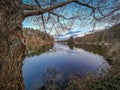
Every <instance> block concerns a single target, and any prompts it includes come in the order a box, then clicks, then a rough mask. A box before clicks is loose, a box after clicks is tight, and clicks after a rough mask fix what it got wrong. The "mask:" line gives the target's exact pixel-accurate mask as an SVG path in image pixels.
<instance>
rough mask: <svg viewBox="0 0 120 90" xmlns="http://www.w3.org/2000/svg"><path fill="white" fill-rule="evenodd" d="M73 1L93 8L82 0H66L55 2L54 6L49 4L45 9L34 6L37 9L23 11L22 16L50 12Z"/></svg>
mask: <svg viewBox="0 0 120 90" xmlns="http://www.w3.org/2000/svg"><path fill="white" fill-rule="evenodd" d="M73 2H74V3H77V4H79V5H82V6H86V7H88V8H91V9H92V10H94V9H95V7H93V6H90V5H88V4H85V3H82V2H80V1H78V0H67V1H65V2H62V3H59V4H56V5H54V6H51V7H48V8H45V9H42V8H40V7H39V9H37V8H36V9H37V10H33V11H28V12H25V13H24V16H25V17H28V16H33V15H40V14H43V13H46V12H50V11H52V10H54V9H56V8H59V7H63V6H65V5H67V4H70V3H73Z"/></svg>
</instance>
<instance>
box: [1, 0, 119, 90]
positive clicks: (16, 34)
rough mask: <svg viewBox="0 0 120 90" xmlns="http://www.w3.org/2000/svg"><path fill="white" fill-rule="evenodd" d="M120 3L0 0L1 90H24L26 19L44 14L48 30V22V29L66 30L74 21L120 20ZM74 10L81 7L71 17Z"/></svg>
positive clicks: (110, 0) (114, 0) (42, 18)
mask: <svg viewBox="0 0 120 90" xmlns="http://www.w3.org/2000/svg"><path fill="white" fill-rule="evenodd" d="M27 1H29V2H27ZM119 4H120V1H119V0H0V89H5V90H9V89H11V90H18V89H19V90H22V89H23V81H22V75H21V66H22V60H23V59H24V55H25V54H24V53H25V46H24V44H23V39H24V38H23V36H22V31H21V29H22V22H23V20H24V19H25V18H27V17H30V16H36V15H40V16H39V18H40V19H39V20H40V21H41V23H42V25H41V26H43V28H44V29H45V27H44V26H45V25H46V26H47V24H46V23H48V21H49V23H51V24H50V27H49V26H48V29H52V28H54V26H57V27H62V28H65V29H66V28H67V27H66V26H67V25H72V23H66V21H65V20H70V21H71V22H73V21H74V20H75V19H78V20H82V19H84V20H85V19H86V18H88V17H91V18H92V19H91V20H93V19H95V20H98V21H100V20H103V19H104V20H105V19H108V18H109V20H113V16H115V17H114V18H117V19H118V21H119V17H118V16H120V15H119V10H120V6H119ZM73 7H74V8H77V9H76V13H72V14H71V15H69V14H68V15H67V13H71V12H69V10H68V9H70V11H73V12H74V10H75V9H74V8H73ZM71 8H73V9H72V10H71ZM66 9H67V10H68V11H66ZM84 10H86V11H84ZM81 12H84V13H81ZM83 15H84V16H83ZM88 19H90V18H88ZM86 22H87V20H86ZM56 23H57V25H56ZM51 25H52V26H51ZM63 25H65V26H63ZM68 28H69V27H68ZM15 77H16V78H15Z"/></svg>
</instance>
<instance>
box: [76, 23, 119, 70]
mask: <svg viewBox="0 0 120 90" xmlns="http://www.w3.org/2000/svg"><path fill="white" fill-rule="evenodd" d="M75 42H76V45H83V44H84V45H97V46H98V45H100V46H103V47H104V46H105V49H104V50H105V53H104V56H105V57H106V58H107V59H109V60H110V61H112V64H113V66H115V67H116V68H118V67H119V66H120V23H119V24H117V25H114V26H112V27H110V28H107V29H105V30H102V31H97V32H94V33H91V34H87V35H85V36H83V37H77V38H75Z"/></svg>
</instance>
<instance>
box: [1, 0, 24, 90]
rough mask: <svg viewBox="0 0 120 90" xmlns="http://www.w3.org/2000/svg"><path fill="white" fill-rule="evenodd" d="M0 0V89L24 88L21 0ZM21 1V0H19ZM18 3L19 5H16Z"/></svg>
mask: <svg viewBox="0 0 120 90" xmlns="http://www.w3.org/2000/svg"><path fill="white" fill-rule="evenodd" d="M13 1H14V0H0V90H23V89H24V85H23V78H22V61H23V59H24V56H25V46H24V44H23V43H22V39H23V36H22V30H21V29H22V21H23V19H24V18H23V13H22V10H21V9H20V8H19V7H17V6H19V5H20V0H16V2H14V3H13ZM18 1H19V2H18ZM16 5H17V6H16Z"/></svg>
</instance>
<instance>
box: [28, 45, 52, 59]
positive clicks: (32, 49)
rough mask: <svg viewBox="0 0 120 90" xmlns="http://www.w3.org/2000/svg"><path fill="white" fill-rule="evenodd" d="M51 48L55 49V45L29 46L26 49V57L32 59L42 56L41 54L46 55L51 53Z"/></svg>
mask: <svg viewBox="0 0 120 90" xmlns="http://www.w3.org/2000/svg"><path fill="white" fill-rule="evenodd" d="M51 48H53V44H45V45H41V46H39V45H37V46H27V48H26V56H28V57H32V56H34V55H37V56H38V55H40V54H41V53H44V52H46V51H49V50H50V49H51Z"/></svg>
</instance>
